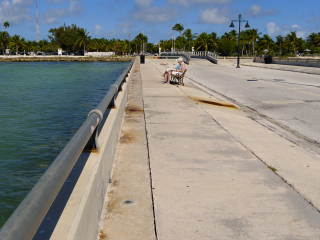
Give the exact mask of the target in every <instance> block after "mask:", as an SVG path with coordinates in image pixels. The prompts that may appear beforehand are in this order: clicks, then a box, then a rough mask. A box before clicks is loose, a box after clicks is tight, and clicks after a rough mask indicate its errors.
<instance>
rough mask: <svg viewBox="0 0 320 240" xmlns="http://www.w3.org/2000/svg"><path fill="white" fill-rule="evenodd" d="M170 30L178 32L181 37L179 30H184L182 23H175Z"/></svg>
mask: <svg viewBox="0 0 320 240" xmlns="http://www.w3.org/2000/svg"><path fill="white" fill-rule="evenodd" d="M172 30H174V31H177V32H179V33H180V37H181V32H182V31H183V30H184V27H183V24H181V23H176V25H174V26H173V28H172Z"/></svg>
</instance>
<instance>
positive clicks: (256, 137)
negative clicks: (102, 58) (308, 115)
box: [100, 61, 320, 240]
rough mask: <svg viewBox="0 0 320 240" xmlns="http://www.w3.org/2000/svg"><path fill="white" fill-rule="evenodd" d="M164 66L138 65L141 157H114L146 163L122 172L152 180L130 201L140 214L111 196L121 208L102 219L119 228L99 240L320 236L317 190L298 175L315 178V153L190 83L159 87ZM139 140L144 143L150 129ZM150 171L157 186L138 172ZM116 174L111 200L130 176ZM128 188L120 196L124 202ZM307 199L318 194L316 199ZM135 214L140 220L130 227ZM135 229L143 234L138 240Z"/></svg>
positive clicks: (146, 173) (133, 179)
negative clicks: (141, 126)
mask: <svg viewBox="0 0 320 240" xmlns="http://www.w3.org/2000/svg"><path fill="white" fill-rule="evenodd" d="M169 66H172V63H171V64H169ZM166 67H167V66H166V65H165V64H164V63H163V62H156V61H147V62H146V63H145V64H141V65H140V72H141V82H142V93H141V94H139V93H138V95H139V96H140V97H141V98H142V103H143V106H142V108H143V110H144V118H142V117H139V118H135V122H136V121H139V122H140V123H143V124H144V125H145V137H146V138H145V140H146V142H143V141H142V142H141V141H140V142H139V141H135V142H136V144H137V146H140V147H142V148H141V150H140V153H137V152H132V150H131V155H130V157H128V155H125V154H124V153H122V150H121V151H118V153H119V154H117V158H119V159H120V162H126V161H129V162H130V161H137V162H140V164H142V165H144V167H141V166H140V167H135V166H132V165H131V167H130V169H122V170H123V171H124V172H126V171H127V172H128V171H130V176H132V177H130V181H131V182H132V183H133V184H134V185H136V186H139V184H140V183H142V182H144V183H146V184H147V186H145V185H143V189H146V188H147V187H148V186H149V192H148V190H143V191H141V194H140V196H137V195H139V194H136V196H133V195H131V196H132V197H131V198H130V199H132V202H134V203H140V202H141V201H142V200H139V199H144V200H143V201H145V202H144V204H142V205H140V207H138V208H137V209H138V210H137V211H136V212H135V213H133V212H132V211H129V210H128V207H127V206H123V202H121V201H120V200H119V201H118V206H120V207H119V208H116V207H117V206H116V204H115V202H111V203H110V202H107V203H106V205H107V206H109V208H110V205H112V206H113V207H114V208H115V209H117V211H116V213H115V212H114V211H113V212H112V211H111V213H110V212H109V213H108V212H107V213H106V216H105V219H108V221H109V222H113V226H115V225H118V227H117V228H111V229H110V227H107V226H108V224H106V223H104V226H105V227H104V228H103V229H102V232H103V235H100V239H154V238H157V239H160V240H162V239H170V240H171V239H219V240H220V239H320V224H319V223H320V213H319V211H318V209H319V206H320V204H319V199H320V198H319V192H318V191H317V193H315V194H314V195H313V196H310V194H311V195H312V189H310V191H304V188H303V185H304V184H306V185H305V186H307V187H308V188H312V187H313V185H310V183H309V181H310V179H308V178H305V179H301V178H299V172H306V173H307V174H306V175H307V176H308V174H310V175H311V176H313V177H314V178H316V176H314V174H316V173H318V172H319V170H320V165H319V163H318V162H320V161H319V159H317V156H315V155H313V154H312V153H310V152H307V151H306V150H304V149H302V148H299V147H298V146H295V145H294V144H292V143H291V142H288V141H287V140H285V139H283V138H281V137H280V136H278V135H277V134H275V133H273V132H271V131H270V130H268V129H266V128H264V127H263V126H261V125H259V124H258V123H256V122H254V121H252V120H251V119H250V118H248V116H246V115H245V114H244V113H243V112H242V111H241V110H239V109H237V108H235V107H234V106H232V105H231V104H230V103H227V102H223V101H219V100H218V99H215V98H214V97H213V96H212V95H211V94H209V93H207V91H203V90H201V88H199V87H198V86H196V85H194V84H193V83H192V82H191V81H188V79H186V80H185V86H173V85H169V84H163V79H162V77H161V76H160V73H162V72H163V71H164V69H165V68H166ZM137 79H139V77H138V78H137ZM133 94H137V93H133ZM129 106H130V102H129ZM128 117H129V119H130V116H129V115H127V117H126V118H127V119H128ZM126 118H125V120H124V123H125V121H126ZM135 124H136V123H135ZM125 126H127V125H125ZM126 128H127V127H126ZM139 129H141V128H139ZM124 131H127V129H125V130H124ZM136 138H137V139H140V140H141V139H143V138H144V135H143V134H142V135H139V134H138V135H136ZM266 144H267V145H266ZM248 146H253V148H254V151H253V150H252V149H251V148H249V147H248ZM143 147H144V148H143ZM146 149H147V151H146ZM141 154H142V155H141ZM146 157H147V158H148V160H149V163H146V160H145V158H146ZM139 159H141V161H139ZM279 162H283V164H282V165H281V164H280V165H278V164H279ZM297 162H298V165H297ZM148 164H149V166H150V168H148V167H147V166H148ZM290 164H291V165H292V164H293V165H294V167H292V166H291V165H290ZM138 165H139V164H138ZM275 166H279V167H278V168H276V167H275ZM307 166H308V167H307ZM310 166H312V169H311V168H310ZM118 167H119V165H118ZM299 167H300V168H299ZM120 168H121V167H120ZM141 168H143V170H142V172H141ZM114 171H115V170H114ZM119 171H121V169H120V170H119ZM308 171H310V172H308ZM135 173H136V174H135ZM286 173H287V175H286ZM149 175H150V176H151V182H150V181H149V180H148V179H147V178H142V177H141V176H149ZM114 176H115V175H113V177H112V182H115V180H116V184H113V185H112V188H111V195H110V192H109V199H111V198H112V199H116V198H117V196H115V195H114V193H116V190H117V189H116V188H117V186H116V185H118V186H121V185H122V182H125V181H127V180H126V177H127V176H126V174H125V173H124V174H122V175H116V179H115V177H114ZM134 176H136V177H134ZM286 176H287V177H289V178H290V179H291V178H292V179H293V180H292V181H295V180H294V179H295V177H297V178H298V180H297V181H298V183H296V182H294V183H293V184H290V185H291V186H290V185H289V184H287V183H286V180H285V179H286ZM130 181H129V182H130ZM140 181H141V182H140ZM318 182H319V181H318ZM295 184H297V185H295ZM314 185H319V184H317V183H314ZM292 186H293V187H292ZM295 186H298V187H295ZM126 189H128V188H123V189H122V193H121V194H122V197H121V199H126V196H123V191H126ZM135 191H136V192H139V188H137V187H136V188H135ZM128 192H132V191H128ZM118 194H120V193H118ZM135 198H137V200H136V199H135ZM309 199H315V200H312V201H311V202H312V204H310V203H309V202H308V201H309ZM134 203H133V204H131V205H132V208H134V207H135V204H134ZM151 205H152V207H150V206H151ZM121 206H122V207H121ZM136 206H137V205H136ZM106 208H107V207H106ZM139 209H140V212H139ZM148 211H149V214H148ZM133 214H136V215H133ZM141 214H142V215H143V216H144V217H142V216H141ZM150 215H151V216H150ZM146 216H147V217H146ZM145 217H146V218H145ZM152 217H154V223H155V225H153V224H152V223H153V222H152V220H153V219H151V218H152ZM119 219H120V220H119ZM133 219H135V221H136V223H137V224H135V225H134V227H133V228H130V227H129V228H128V230H125V229H127V226H128V222H131V221H133ZM121 229H122V230H121ZM144 231H145V232H146V234H145V235H143V232H144ZM152 231H153V232H154V235H152V234H151V232H152ZM124 232H125V233H124ZM135 232H140V235H139V237H138V238H137V235H135Z"/></svg>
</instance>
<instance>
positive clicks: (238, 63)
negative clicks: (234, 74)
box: [229, 14, 250, 68]
mask: <svg viewBox="0 0 320 240" xmlns="http://www.w3.org/2000/svg"><path fill="white" fill-rule="evenodd" d="M233 22H239V35H238V62H237V68H240V23H241V22H247V23H246V25H245V26H244V27H245V28H250V26H249V23H248V21H247V20H243V19H242V17H241V14H239V17H238V19H235V20H231V24H230V26H229V27H234V24H233Z"/></svg>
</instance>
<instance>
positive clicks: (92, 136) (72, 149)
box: [0, 59, 135, 240]
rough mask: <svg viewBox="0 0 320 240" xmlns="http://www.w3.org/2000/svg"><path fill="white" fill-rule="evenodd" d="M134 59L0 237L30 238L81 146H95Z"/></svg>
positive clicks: (88, 147) (18, 208)
mask: <svg viewBox="0 0 320 240" xmlns="http://www.w3.org/2000/svg"><path fill="white" fill-rule="evenodd" d="M134 61H135V59H134V60H133V61H132V62H131V63H130V65H129V66H128V67H127V68H126V69H125V70H124V71H123V73H122V74H121V75H120V76H119V77H118V79H117V80H116V82H115V83H114V84H113V85H112V86H111V87H110V89H109V91H108V92H107V93H106V95H105V97H104V98H103V99H102V100H101V102H100V103H99V104H98V106H97V107H96V109H94V110H92V111H91V112H90V113H89V115H88V118H87V119H86V121H85V122H84V123H83V124H82V126H81V127H80V128H79V129H78V131H77V132H76V133H75V135H74V136H73V137H72V138H71V140H70V141H69V143H68V144H67V145H66V146H65V148H64V149H63V150H62V151H61V153H60V154H59V155H58V156H57V158H56V159H55V160H54V161H53V162H52V164H51V165H50V167H49V168H48V169H47V171H46V172H45V173H44V174H43V175H42V177H41V178H40V179H39V181H38V182H37V183H36V185H35V186H34V187H33V188H32V189H31V191H30V192H29V193H28V195H27V196H26V197H25V198H24V200H23V201H22V202H21V204H20V205H19V206H18V207H17V209H16V210H15V211H14V213H13V214H12V215H11V217H10V218H9V219H8V220H7V222H6V223H5V224H4V225H3V227H2V228H1V230H0V239H1V240H13V239H19V240H23V239H26V240H29V239H32V237H33V236H34V234H35V233H36V231H37V229H38V228H39V226H40V224H41V222H42V220H43V218H44V217H45V215H46V213H47V211H48V210H49V208H50V206H51V205H52V203H53V201H54V199H55V198H56V196H57V195H58V193H59V191H60V189H61V187H62V186H63V184H64V183H65V181H66V179H67V177H68V175H69V174H70V172H71V170H72V169H73V167H74V165H75V163H76V162H77V160H78V158H79V156H80V155H81V153H82V152H83V150H84V149H85V148H86V149H92V150H95V149H96V150H98V148H99V144H98V142H97V134H98V131H97V129H98V126H99V124H100V122H101V120H102V117H103V114H104V112H105V111H106V110H107V109H108V108H110V107H115V99H116V97H117V93H118V91H121V89H122V85H123V83H124V82H125V81H126V77H127V76H128V74H129V72H130V70H131V68H132V66H133V64H134Z"/></svg>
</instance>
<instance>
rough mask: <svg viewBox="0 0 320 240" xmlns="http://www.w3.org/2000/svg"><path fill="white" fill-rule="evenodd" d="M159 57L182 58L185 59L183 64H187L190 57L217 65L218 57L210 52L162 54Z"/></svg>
mask: <svg viewBox="0 0 320 240" xmlns="http://www.w3.org/2000/svg"><path fill="white" fill-rule="evenodd" d="M161 56H183V57H184V58H185V60H186V61H185V62H186V63H187V64H189V61H190V60H191V58H192V57H198V58H205V59H208V60H209V61H212V62H214V63H218V60H219V55H218V54H216V53H213V52H210V51H194V52H183V51H176V52H162V53H161Z"/></svg>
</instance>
